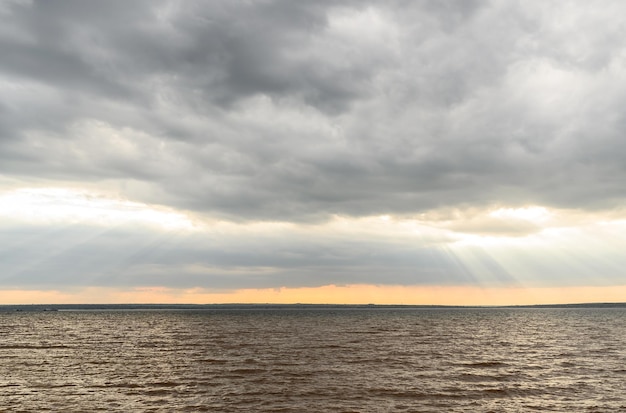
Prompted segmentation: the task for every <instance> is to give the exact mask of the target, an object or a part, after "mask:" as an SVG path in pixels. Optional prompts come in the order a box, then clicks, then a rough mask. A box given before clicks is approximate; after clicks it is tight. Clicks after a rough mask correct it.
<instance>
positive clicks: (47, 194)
mask: <svg viewBox="0 0 626 413" xmlns="http://www.w3.org/2000/svg"><path fill="white" fill-rule="evenodd" d="M0 216H6V217H11V219H12V220H18V221H22V222H26V223H32V224H86V225H96V226H108V227H115V226H124V225H137V224H139V225H148V226H151V227H156V228H161V229H164V230H193V229H194V228H195V226H194V223H193V222H192V221H191V220H190V219H189V218H188V217H187V216H185V215H184V214H181V213H179V212H173V211H171V210H168V209H165V208H157V207H154V206H150V205H146V204H142V203H139V202H131V201H127V200H121V199H115V198H112V197H106V196H103V195H101V194H95V193H92V192H88V191H84V190H75V189H68V188H22V189H17V190H14V191H10V192H5V193H4V194H2V195H0Z"/></svg>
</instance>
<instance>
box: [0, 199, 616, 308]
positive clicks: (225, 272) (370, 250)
mask: <svg viewBox="0 0 626 413" xmlns="http://www.w3.org/2000/svg"><path fill="white" fill-rule="evenodd" d="M0 218H1V221H2V222H3V224H4V225H5V226H6V227H7V228H9V227H12V228H20V226H21V227H23V228H24V230H25V231H26V232H25V233H29V234H33V238H30V241H28V242H27V244H32V245H35V247H33V249H28V247H24V248H26V249H24V251H26V253H24V254H22V256H23V257H26V258H23V259H21V261H19V259H16V258H12V257H11V256H10V254H11V253H10V252H9V253H8V254H9V255H8V256H7V257H8V260H6V261H5V267H6V270H5V272H4V274H3V276H4V281H3V282H5V285H7V286H8V285H11V284H8V283H9V281H7V280H9V279H14V280H19V282H20V283H24V282H26V280H28V279H31V280H34V281H32V283H31V284H30V285H33V288H36V285H37V284H36V283H37V282H38V281H37V280H39V279H41V280H44V279H49V280H53V281H50V284H49V285H58V286H59V287H58V288H59V291H60V292H62V293H63V294H66V295H67V294H70V295H72V294H75V295H74V297H75V298H71V297H70V296H67V297H65V298H64V299H63V300H69V301H74V302H81V299H80V298H79V297H80V294H82V293H81V292H80V291H82V290H81V288H84V287H87V286H89V288H96V289H97V288H109V289H113V290H115V291H118V294H122V292H123V291H128V292H129V294H130V292H132V291H136V290H137V288H157V289H159V288H162V289H163V291H169V293H168V294H173V295H172V297H174V296H176V294H178V293H177V292H176V288H179V287H180V288H183V287H184V288H186V289H190V288H191V289H193V288H199V289H200V290H202V291H205V292H206V293H203V294H200V295H194V296H193V297H192V296H185V297H187V299H189V300H194V302H201V301H196V300H201V299H203V298H202V297H204V298H206V299H207V300H218V301H220V302H228V301H231V300H234V301H238V300H241V299H244V298H245V299H246V300H252V298H254V297H253V295H254V294H257V295H258V297H260V298H259V299H261V297H265V298H263V300H267V301H268V302H269V301H280V300H281V299H284V300H287V301H289V300H290V299H292V298H293V299H295V297H298V300H297V301H303V302H304V301H307V299H306V297H310V298H309V300H310V301H311V302H323V300H324V297H326V298H327V299H329V300H331V296H330V295H328V294H327V293H328V291H329V290H328V288H329V287H328V286H329V285H338V286H340V288H339V289H337V290H336V292H337V295H336V296H332V302H337V303H338V302H341V297H344V302H346V300H348V298H349V300H348V301H350V302H354V303H357V302H361V303H367V302H386V303H391V302H392V301H393V299H394V298H393V297H402V302H404V303H406V304H409V303H411V304H420V303H424V302H423V298H424V294H422V293H418V292H419V291H422V290H423V292H424V291H431V292H432V291H435V292H438V293H437V294H441V297H430V298H429V299H430V300H431V301H429V302H428V303H451V301H449V300H450V299H451V297H453V296H454V297H457V298H458V297H461V296H463V294H464V293H463V292H462V291H466V292H467V293H468V294H469V293H471V294H478V293H477V291H479V290H480V289H481V288H485V289H487V290H490V289H494V288H496V289H498V288H500V289H503V290H502V291H505V290H506V291H509V290H510V289H515V291H517V292H516V293H515V294H520V295H519V296H520V297H527V298H528V299H530V295H528V294H526V295H524V294H522V293H520V291H521V290H523V289H528V290H529V291H531V290H532V291H535V292H534V293H533V294H535V295H537V294H540V293H538V292H537V290H536V289H537V288H552V290H550V291H552V294H556V293H557V292H558V291H559V290H558V289H555V288H556V287H557V286H561V287H562V288H565V289H567V288H574V287H575V288H581V286H585V285H587V286H590V285H595V286H597V287H598V288H600V287H603V286H610V285H619V282H616V280H617V281H619V279H620V276H621V275H620V274H621V268H623V265H626V262H624V258H623V257H622V256H623V254H622V253H621V251H623V247H625V246H626V238H625V237H624V235H623V234H626V222H625V221H623V220H619V219H615V218H614V217H613V218H611V217H606V216H605V217H603V216H601V215H599V216H596V217H591V216H590V215H587V214H585V215H577V214H576V213H575V212H572V211H564V210H556V209H549V208H546V207H542V206H526V207H521V208H512V207H497V208H491V209H484V210H472V211H469V212H467V211H460V212H459V211H457V212H454V213H442V212H441V211H440V212H438V213H435V212H433V213H432V214H430V215H429V214H424V215H420V216H418V217H402V216H396V215H392V214H385V215H377V216H367V217H349V216H335V217H332V218H331V219H329V220H328V221H326V222H319V223H295V222H292V223H290V222H258V221H256V222H229V221H219V220H212V219H210V218H209V217H205V218H204V219H203V218H194V219H192V218H191V217H189V216H187V215H185V214H184V213H182V212H179V211H176V210H173V209H166V208H162V207H157V206H152V205H148V204H144V203H139V202H132V201H128V200H122V199H117V198H115V197H112V196H108V197H107V196H105V195H103V194H97V193H94V192H91V191H88V190H82V189H71V188H22V189H17V190H12V191H7V192H4V193H3V194H0ZM526 224H531V225H526ZM7 225H8V226H7ZM64 226H67V227H68V229H69V228H70V227H72V229H71V230H70V231H68V232H67V233H66V234H65V235H64V234H63V233H59V234H58V238H57V236H55V237H54V238H55V239H54V242H53V243H52V244H50V245H49V246H48V247H47V248H40V247H37V246H36V245H40V244H41V246H43V245H47V244H46V242H48V241H47V240H48V238H49V234H48V233H47V229H52V230H53V232H54V231H59V228H63V227H64ZM27 227H31V229H27ZM500 227H501V228H500ZM499 228H500V229H499ZM502 228H503V229H502ZM111 229H112V230H114V231H113V232H111V231H109V230H111ZM117 230H122V231H120V232H116V231H117ZM17 233H18V232H16V234H17ZM63 236H65V238H63ZM36 238H37V239H36ZM24 239H26V238H24ZM582 240H584V241H585V242H582ZM18 244H19V243H18V242H17V241H15V242H14V245H13V247H12V248H14V249H15V250H16V251H18V250H20V248H22V247H21V246H20V245H26V244H24V243H22V244H20V245H18ZM37 248H39V249H37ZM32 252H35V253H36V255H33V254H32ZM94 252H97V253H96V254H94ZM6 254H7V252H6V251H5V255H6ZM12 261H13V262H15V263H16V264H15V266H13V267H12V266H11V265H12V264H11V262H12ZM61 264H63V265H61ZM67 265H69V267H68V266H67ZM68 268H70V269H71V270H68ZM72 271H73V273H72ZM38 272H40V273H41V274H43V275H45V277H44V276H43V275H37V274H38ZM57 272H58V274H57ZM303 274H304V275H303ZM590 274H593V277H591V276H590ZM29 277H31V278H29ZM303 278H307V279H308V280H313V281H307V283H306V288H307V289H305V290H297V291H300V292H299V293H298V295H297V296H296V295H290V294H281V295H272V294H273V293H271V291H272V288H287V290H285V291H296V290H294V288H295V289H297V288H299V287H298V283H299V282H300V280H301V279H303ZM172 280H174V281H172ZM29 282H30V281H29ZM250 283H253V284H252V286H248V285H249V284H250ZM81 285H82V286H84V287H80V286H81ZM368 285H369V287H367V286H368ZM435 286H439V287H437V288H435ZM374 287H376V288H374ZM383 287H384V288H383ZM11 288H13V287H11ZM302 288H304V287H302ZM372 288H374V289H372ZM465 288H466V290H465ZM223 289H229V290H231V291H232V294H231V293H228V292H220V293H217V292H216V293H212V292H211V291H223ZM459 289H460V290H459ZM113 290H111V291H113ZM244 290H245V291H248V293H249V294H252V296H249V295H245V294H244V295H242V294H243V293H242V291H244ZM33 291H35V290H33ZM71 291H75V293H71ZM85 291H87V290H85ZM332 291H335V290H332ZM374 291H378V292H381V294H382V292H383V291H386V292H390V294H391V291H393V294H392V296H390V297H392V298H390V297H385V299H384V300H383V299H382V298H381V297H382V296H380V295H379V293H378V292H377V293H374ZM402 291H403V292H402ZM494 291H495V290H494ZM512 291H514V290H510V291H509V292H512ZM545 291H548V290H545ZM268 292H269V293H268ZM248 293H246V294H248ZM300 293H302V294H300ZM268 294H269V295H268ZM342 294H343V295H342ZM503 294H504V293H503ZM507 294H508V293H507ZM563 294H565V293H563ZM122 295H124V294H122ZM127 295H128V294H127ZM130 295H131V296H132V294H130ZM496 295H498V294H496ZM496 295H493V294H492V295H489V294H487V295H484V297H483V296H482V295H481V297H483V298H484V299H485V300H491V301H485V302H484V304H493V303H502V302H501V301H499V300H498V299H497V298H498V297H496ZM446 296H447V298H446ZM42 297H43V296H42ZM136 297H137V300H142V299H146V297H147V296H143V295H137V296H136ZM142 297H143V298H142ZM182 297H183V296H181V299H182ZM410 297H415V299H414V300H411V298H410ZM489 297H492V298H489ZM511 297H512V296H511ZM483 298H481V299H483ZM557 298H558V297H556V296H555V300H554V302H557V301H558V302H561V301H559V300H557ZM154 299H157V296H155V298H154ZM164 299H165V298H163V296H162V295H159V296H158V300H164ZM172 299H174V298H172ZM398 299H399V298H398ZM89 300H92V298H88V297H87V296H85V300H82V301H89ZM390 300H391V301H390ZM549 301H550V299H549V297H547V296H546V297H544V298H542V302H549ZM329 302H330V301H329ZM467 302H468V303H470V302H471V303H478V302H477V301H472V300H469V299H468V300H467ZM459 303H460V301H459ZM522 303H523V302H522Z"/></svg>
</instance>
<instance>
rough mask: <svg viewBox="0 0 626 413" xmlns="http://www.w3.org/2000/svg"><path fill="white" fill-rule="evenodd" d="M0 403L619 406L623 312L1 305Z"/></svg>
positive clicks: (466, 408) (112, 407) (439, 408)
mask: <svg viewBox="0 0 626 413" xmlns="http://www.w3.org/2000/svg"><path fill="white" fill-rule="evenodd" d="M0 411H2V412H98V411H103V412H345V413H347V412H626V308H624V307H623V306H622V307H619V306H617V307H611V306H601V307H593V306H586V307H560V308H438V307H432V308H431V307H379V306H357V307H351V306H260V305H251V306H232V305H231V306H204V307H203V306H199V307H192V306H190V307H185V306H179V307H177V306H170V307H164V308H162V307H158V306H154V307H141V306H135V307H123V306H109V307H105V308H98V307H95V306H83V307H81V306H65V307H63V306H59V307H53V308H36V307H29V306H24V307H3V308H2V309H0Z"/></svg>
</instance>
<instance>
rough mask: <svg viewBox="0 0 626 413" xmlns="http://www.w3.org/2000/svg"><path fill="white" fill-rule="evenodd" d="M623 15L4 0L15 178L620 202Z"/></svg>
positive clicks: (604, 6) (7, 140)
mask: <svg viewBox="0 0 626 413" xmlns="http://www.w3.org/2000/svg"><path fill="white" fill-rule="evenodd" d="M625 12H626V6H624V5H623V4H622V3H621V2H617V1H605V2H601V4H597V5H594V6H592V5H588V4H587V3H586V2H582V1H581V2H577V1H574V2H568V3H566V4H563V3H561V2H552V1H540V2H533V1H528V2H504V1H426V0H424V1H414V2H405V1H392V2H385V3H380V2H350V1H343V2H341V1H340V2H326V1H317V2H294V1H263V2H244V1H216V2H192V1H188V2H178V1H145V2H141V1H134V2H121V1H107V2H101V1H51V0H48V1H8V2H5V3H3V5H2V6H0V15H1V18H2V21H3V25H2V28H1V29H0V56H1V58H0V173H1V174H2V175H4V176H5V177H10V178H14V179H23V180H29V181H32V180H36V179H41V180H44V179H45V182H46V184H47V185H52V186H54V185H57V186H63V185H76V184H80V182H89V183H95V184H101V185H102V186H106V187H108V188H112V189H114V190H116V191H119V193H121V194H122V195H123V196H125V197H127V198H130V199H135V200H138V201H143V202H150V203H159V204H165V205H170V206H174V207H177V208H183V209H190V210H195V211H199V212H203V213H208V214H211V215H214V216H224V217H228V218H230V219H241V220H270V221H277V220H294V221H303V220H304V221H306V220H320V219H325V218H327V217H328V216H330V215H331V214H345V215H353V216H361V215H372V214H382V213H395V214H407V215H412V214H416V213H419V212H422V211H425V210H429V209H434V208H438V207H465V206H481V205H482V206H484V205H493V204H499V205H511V206H516V205H518V206H519V205H527V204H541V205H546V206H558V207H566V208H581V209H605V208H613V207H615V206H617V205H620V204H621V203H623V201H624V197H625V196H626V182H625V178H626V170H625V165H626V164H625V163H624V162H623V159H624V157H625V156H626V144H625V143H624V142H625V141H624V139H623V137H624V133H625V132H626V115H625V113H626V112H624V110H623V108H624V107H625V104H626V80H625V79H626V76H624V74H625V67H626V66H625V57H624V56H626V47H625V45H624V41H623V39H624V38H626V33H625V31H626V29H625V26H624V25H623V24H622V22H621V20H622V19H621V17H620V16H623V15H624V13H625ZM42 182H43V181H42Z"/></svg>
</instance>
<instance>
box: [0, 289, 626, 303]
mask: <svg viewBox="0 0 626 413" xmlns="http://www.w3.org/2000/svg"><path fill="white" fill-rule="evenodd" d="M625 297H626V285H621V286H579V287H544V288H539V287H533V288H523V287H497V288H495V287H475V286H385V285H347V286H336V285H326V286H322V287H302V288H275V289H272V288H266V289H240V290H232V291H210V290H206V289H199V288H196V289H171V288H162V287H150V288H136V289H132V290H120V289H114V288H98V287H89V288H85V289H81V290H74V291H70V292H68V291H65V292H64V291H56V290H2V291H0V303H1V304H86V303H98V304H141V303H144V304H147V303H158V304H174V303H176V304H223V303H224V304H225V303H253V304H293V303H308V304H370V303H371V304H413V305H468V306H471V305H478V306H490V305H525V304H567V303H593V302H624V301H626V300H625Z"/></svg>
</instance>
